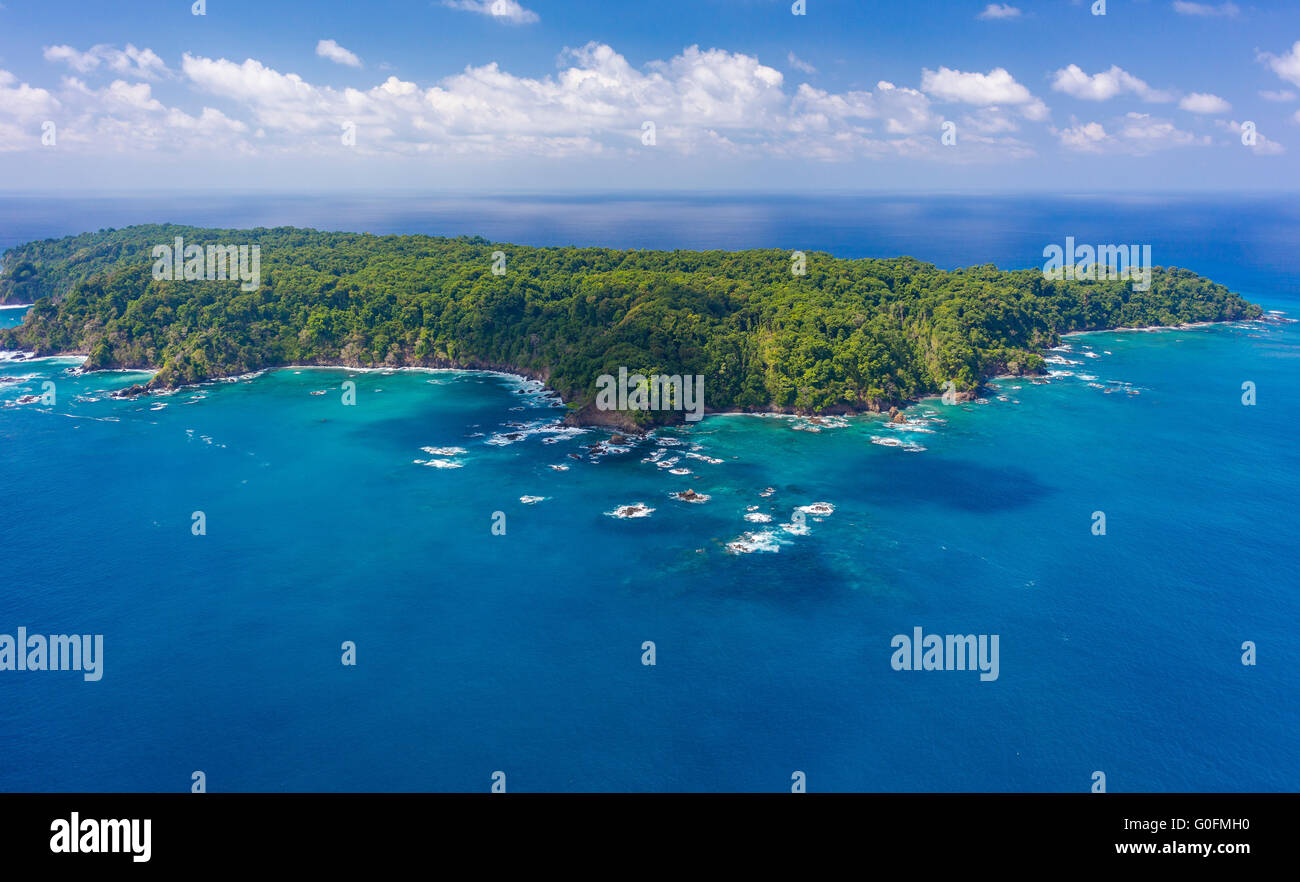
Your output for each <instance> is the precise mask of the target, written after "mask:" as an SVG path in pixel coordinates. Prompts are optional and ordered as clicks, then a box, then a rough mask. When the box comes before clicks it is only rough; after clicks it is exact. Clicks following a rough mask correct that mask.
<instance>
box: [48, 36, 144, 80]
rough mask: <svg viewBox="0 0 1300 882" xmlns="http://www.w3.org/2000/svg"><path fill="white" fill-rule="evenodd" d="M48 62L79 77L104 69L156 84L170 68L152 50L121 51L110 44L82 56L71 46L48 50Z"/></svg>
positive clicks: (129, 49)
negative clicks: (55, 63) (57, 63)
mask: <svg viewBox="0 0 1300 882" xmlns="http://www.w3.org/2000/svg"><path fill="white" fill-rule="evenodd" d="M44 56H45V60H46V61H53V62H62V63H64V64H66V65H68V67H70V68H72V69H73V70H75V71H76V72H77V73H82V74H86V73H91V72H92V71H96V70H98V69H99V68H100V67H101V66H102V67H104V68H106V69H108V70H110V71H112V72H113V73H115V74H118V75H121V76H134V77H139V78H141V79H146V80H153V79H157V78H158V77H159V76H160V75H162V74H165V73H167V72H168V71H167V65H165V64H163V60H162V59H161V58H159V57H158V56H157V55H156V54H155V53H154V51H153V50H152V49H137V48H135V46H133V45H131V44H130V43H127V44H126V48H125V49H118V48H116V47H114V46H111V45H109V44H107V43H101V44H99V45H98V46H91V47H90V48H89V49H87V50H86V51H85V52H79V51H77V50H76V49H74V48H73V47H71V46H46V47H45V52H44Z"/></svg>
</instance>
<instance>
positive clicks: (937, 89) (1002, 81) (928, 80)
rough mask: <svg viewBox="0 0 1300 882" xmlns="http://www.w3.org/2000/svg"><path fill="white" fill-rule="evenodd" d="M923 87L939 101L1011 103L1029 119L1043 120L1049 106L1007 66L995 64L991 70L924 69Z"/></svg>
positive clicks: (987, 103) (979, 103)
mask: <svg viewBox="0 0 1300 882" xmlns="http://www.w3.org/2000/svg"><path fill="white" fill-rule="evenodd" d="M921 90H922V91H923V92H925V93H927V94H928V95H930V96H931V97H933V98H936V99H938V100H940V101H954V102H960V103H963V104H974V105H977V106H981V107H988V106H992V105H1010V106H1013V107H1015V108H1016V109H1017V110H1018V111H1019V112H1020V113H1021V115H1023V116H1024V117H1025V118H1026V119H1031V120H1035V121H1038V120H1043V119H1046V118H1047V114H1048V109H1047V105H1046V104H1044V103H1043V102H1042V101H1041V100H1040V99H1038V98H1035V97H1034V96H1033V95H1032V94H1031V93H1030V91H1029V90H1028V89H1027V88H1025V87H1024V86H1023V85H1021V84H1020V83H1018V82H1016V78H1015V77H1013V76H1012V75H1011V74H1010V73H1008V72H1007V70H1006V69H1005V68H1001V67H998V68H994V69H993V70H991V71H989V72H988V73H986V74H985V73H979V72H966V71H960V70H952V69H950V68H947V67H940V68H939V69H938V70H937V71H933V70H930V69H929V68H925V69H923V70H922V71H921Z"/></svg>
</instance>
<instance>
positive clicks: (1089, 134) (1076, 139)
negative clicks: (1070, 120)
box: [1055, 122, 1113, 153]
mask: <svg viewBox="0 0 1300 882" xmlns="http://www.w3.org/2000/svg"><path fill="white" fill-rule="evenodd" d="M1055 134H1056V136H1057V137H1059V138H1060V139H1061V146H1062V147H1065V148H1067V149H1069V150H1078V151H1080V152H1084V153H1098V152H1100V151H1101V149H1102V147H1103V146H1104V145H1105V144H1106V143H1107V142H1109V141H1112V140H1113V139H1112V138H1111V137H1110V135H1107V134H1106V129H1105V127H1104V126H1102V124H1101V123H1097V122H1090V123H1085V124H1083V125H1076V126H1071V127H1070V128H1068V129H1062V130H1060V131H1056V132H1055Z"/></svg>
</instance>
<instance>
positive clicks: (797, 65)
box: [786, 52, 817, 74]
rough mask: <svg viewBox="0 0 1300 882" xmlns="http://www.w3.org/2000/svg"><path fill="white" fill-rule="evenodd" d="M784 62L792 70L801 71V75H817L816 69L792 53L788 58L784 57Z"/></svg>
mask: <svg viewBox="0 0 1300 882" xmlns="http://www.w3.org/2000/svg"><path fill="white" fill-rule="evenodd" d="M786 61H787V63H789V65H790V66H791V67H792V68H794V69H795V70H797V71H801V72H802V73H806V74H815V73H817V68H815V67H813V66H812V65H811V64H809V63H808V62H806V61H804V60H803V59H802V58H800V57H799V56H798V55H795V54H794V53H793V52H791V53H790V54H789V55H788V56H786Z"/></svg>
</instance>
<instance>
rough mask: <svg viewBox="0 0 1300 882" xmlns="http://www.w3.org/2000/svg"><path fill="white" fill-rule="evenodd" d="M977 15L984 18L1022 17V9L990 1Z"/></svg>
mask: <svg viewBox="0 0 1300 882" xmlns="http://www.w3.org/2000/svg"><path fill="white" fill-rule="evenodd" d="M975 17H976V18H983V19H1007V18H1020V10H1019V9H1017V8H1016V7H1014V6H1009V5H1008V4H1006V3H990V4H989V5H988V6H985V7H984V11H983V12H981V13H980V14H979V15H977V16H975Z"/></svg>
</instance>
